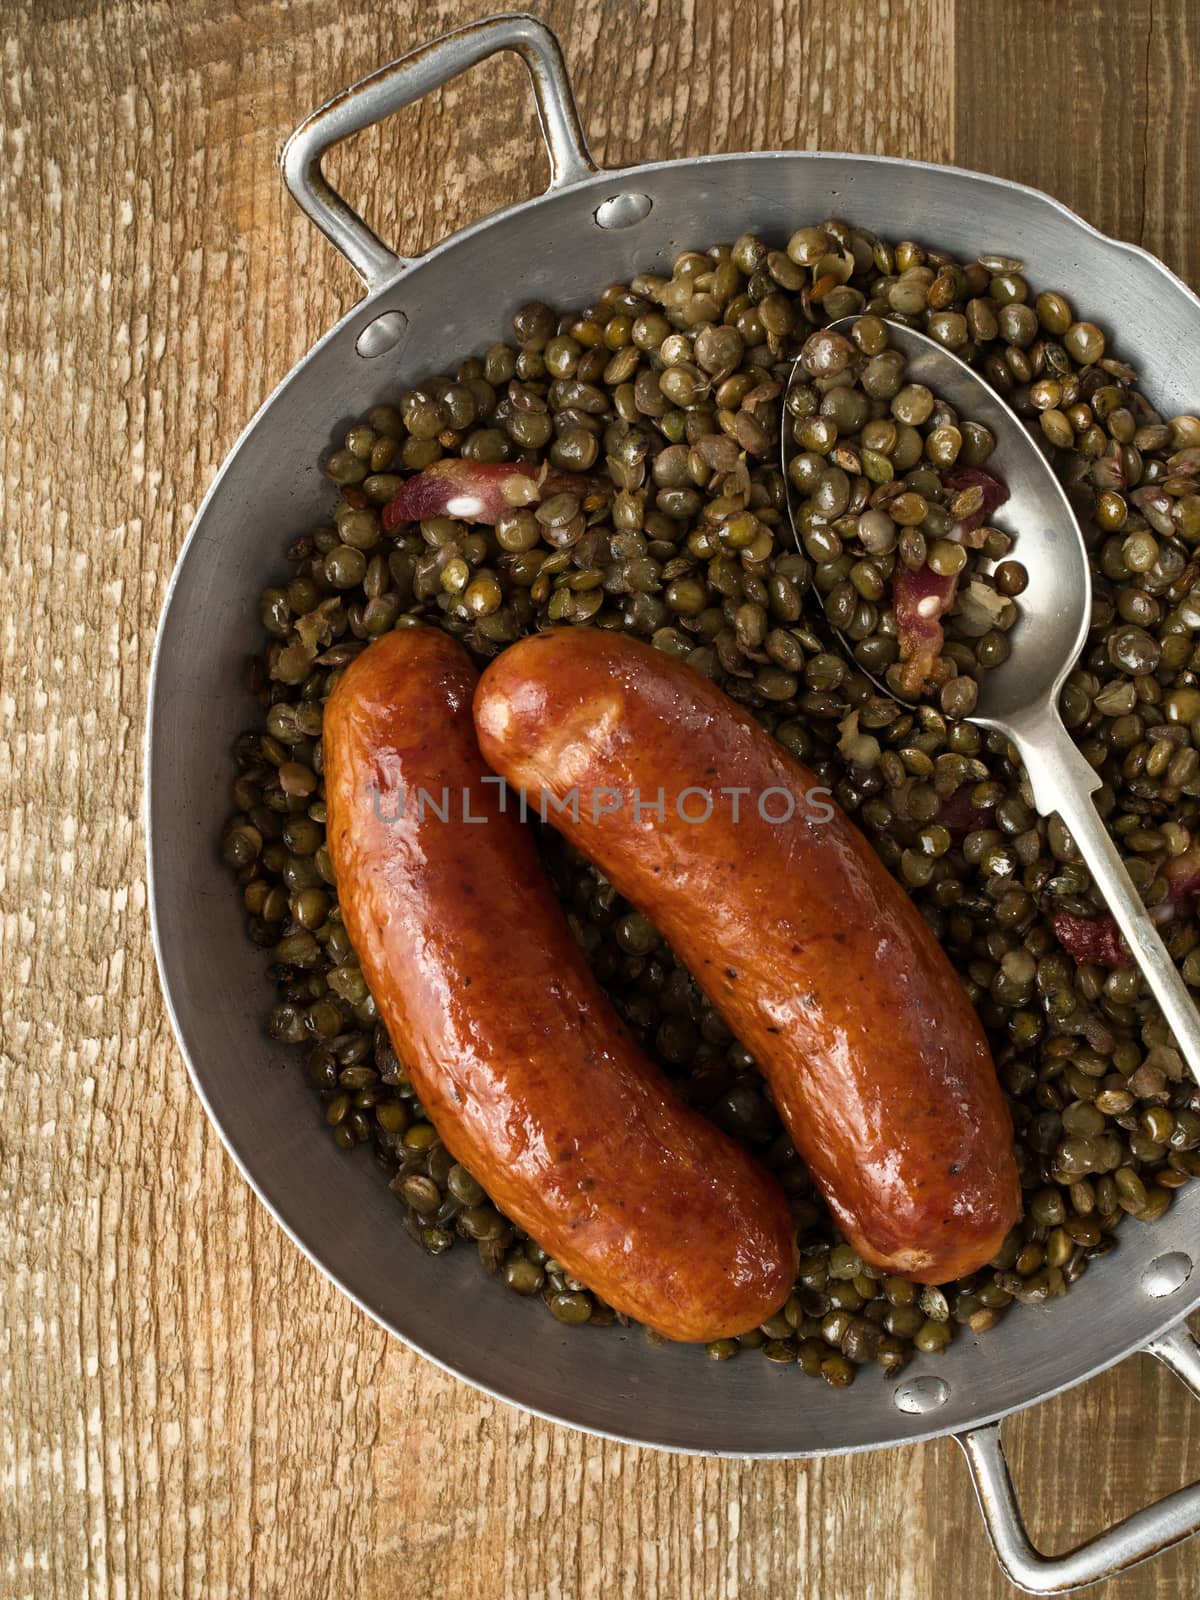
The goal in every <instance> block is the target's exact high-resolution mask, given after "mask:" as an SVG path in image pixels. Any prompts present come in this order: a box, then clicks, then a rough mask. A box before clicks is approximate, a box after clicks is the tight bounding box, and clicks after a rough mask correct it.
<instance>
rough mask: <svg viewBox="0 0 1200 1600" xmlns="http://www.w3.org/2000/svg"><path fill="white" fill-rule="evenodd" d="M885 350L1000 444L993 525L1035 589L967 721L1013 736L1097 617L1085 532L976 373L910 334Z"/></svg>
mask: <svg viewBox="0 0 1200 1600" xmlns="http://www.w3.org/2000/svg"><path fill="white" fill-rule="evenodd" d="M854 320H855V319H854V318H853V317H843V318H842V319H841V320H840V321H838V322H834V323H832V324H831V327H832V328H833V329H834V330H835V331H836V332H838V333H848V332H849V330H850V327H851V326H852V325H853V323H854ZM888 343H889V344H890V345H891V346H892V348H893V349H896V350H899V351H900V352H901V353H902V354H903V355H904V357H905V358H906V360H907V362H908V370H907V374H906V379H907V381H908V382H910V383H923V384H924V385H925V387H926V388H927V389H929V390H930V391H931V392H932V393H933V394H934V395H936V396H937V398H938V399H939V400H944V401H945V402H946V403H947V404H948V405H951V406H953V407H954V409H955V411H957V412H958V414H959V416H960V417H967V418H969V419H970V420H971V421H972V422H981V423H982V424H983V425H984V426H985V427H986V428H990V429H991V431H992V433H993V435H994V436H995V440H996V448H995V450H994V451H993V452H992V454H991V455H990V456H989V457H988V461H987V470H988V471H989V472H992V473H994V474H995V475H996V477H998V478H999V479H1000V480H1001V482H1002V483H1004V484H1005V486H1006V487H1007V489H1008V494H1009V498H1008V500H1007V501H1006V502H1005V504H1004V506H1003V507H1002V508H1001V510H1000V511H999V512H998V513H997V517H998V520H999V521H1001V522H1003V523H1004V524H1005V526H1006V528H1007V529H1008V530H1009V531H1010V532H1012V533H1013V535H1014V543H1013V552H1012V553H1013V555H1014V556H1015V557H1016V559H1017V560H1019V561H1020V562H1021V564H1022V565H1023V566H1024V568H1025V570H1026V572H1028V574H1029V584H1028V587H1027V588H1026V589H1025V591H1024V593H1023V594H1022V595H1021V598H1020V601H1019V604H1020V608H1021V612H1020V616H1019V618H1018V620H1017V623H1016V626H1015V627H1014V630H1013V632H1012V634H1011V635H1010V639H1011V642H1012V646H1013V649H1012V654H1011V655H1010V656H1009V658H1008V660H1007V661H1004V662H1002V663H1001V664H1000V666H998V667H992V668H991V669H990V670H989V671H987V672H984V673H981V674H980V677H979V699H978V701H977V702H976V706H975V710H974V711H973V712H972V714H971V721H972V722H977V723H979V724H981V725H982V726H983V727H985V728H991V727H998V728H1001V729H1003V730H1004V731H1007V728H1008V725H1009V724H1010V723H1011V722H1012V721H1013V720H1014V719H1015V718H1020V717H1022V716H1023V715H1026V714H1028V713H1029V712H1031V711H1032V712H1035V713H1037V714H1039V715H1040V714H1042V712H1043V711H1044V708H1045V705H1046V703H1047V701H1050V702H1051V703H1053V702H1054V701H1056V700H1057V698H1058V695H1059V692H1060V690H1061V689H1062V686H1063V682H1064V681H1065V679H1066V676H1067V674H1068V673H1069V672H1070V670H1071V668H1072V667H1073V666H1074V665H1075V663H1076V661H1077V660H1078V659H1079V657H1080V655H1081V654H1082V651H1083V647H1084V642H1085V640H1086V639H1087V631H1088V624H1089V622H1090V620H1091V613H1092V578H1091V572H1090V571H1089V569H1088V558H1087V549H1086V546H1085V545H1084V542H1083V531H1082V529H1081V528H1080V526H1079V523H1078V520H1077V519H1076V516H1075V513H1074V511H1073V510H1072V508H1071V502H1070V501H1069V500H1068V499H1067V496H1066V492H1065V491H1064V489H1063V487H1062V484H1061V483H1059V481H1058V479H1057V477H1056V476H1055V474H1054V469H1053V468H1052V467H1051V465H1050V463H1049V461H1048V460H1047V459H1046V457H1045V455H1044V454H1043V452H1042V449H1041V446H1040V445H1039V444H1038V443H1037V441H1036V440H1035V439H1034V437H1033V435H1032V434H1030V433H1029V431H1028V430H1027V429H1026V428H1025V427H1024V426H1023V424H1022V423H1021V420H1020V418H1019V417H1018V416H1017V414H1016V412H1015V411H1013V409H1012V407H1011V406H1009V405H1008V404H1007V403H1006V402H1005V401H1004V400H1002V399H1001V398H1000V396H999V395H998V394H997V393H996V391H995V390H994V389H992V388H991V387H990V386H989V385H988V384H987V383H985V382H984V380H983V379H982V378H981V377H980V376H979V374H978V373H977V372H975V371H974V369H973V368H971V367H969V366H968V365H967V363H966V362H965V361H960V360H959V358H958V356H956V355H953V354H952V353H951V352H950V351H949V350H945V349H943V348H942V346H941V345H939V344H937V343H936V342H935V341H934V340H933V339H931V338H929V336H928V335H927V334H924V333H918V332H917V331H916V330H915V329H914V328H906V327H902V326H900V325H895V326H893V325H892V324H891V323H889V324H888Z"/></svg>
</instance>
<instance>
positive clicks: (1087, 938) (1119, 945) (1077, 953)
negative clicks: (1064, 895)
mask: <svg viewBox="0 0 1200 1600" xmlns="http://www.w3.org/2000/svg"><path fill="white" fill-rule="evenodd" d="M1050 923H1051V926H1052V927H1053V929H1054V936H1055V938H1056V939H1057V940H1058V942H1059V944H1061V945H1062V947H1063V949H1064V950H1065V951H1066V952H1067V954H1068V955H1069V956H1072V957H1073V958H1074V959H1075V960H1076V961H1078V962H1081V963H1083V962H1087V963H1089V964H1090V965H1091V966H1095V967H1131V966H1132V965H1133V957H1132V956H1131V955H1130V954H1129V951H1128V950H1127V949H1126V948H1125V944H1124V941H1123V940H1122V938H1121V932H1120V929H1119V928H1118V927H1117V925H1116V923H1115V922H1114V921H1113V919H1112V918H1111V917H1073V916H1072V915H1071V913H1070V912H1069V911H1056V912H1055V913H1054V915H1053V916H1052V917H1051V918H1050Z"/></svg>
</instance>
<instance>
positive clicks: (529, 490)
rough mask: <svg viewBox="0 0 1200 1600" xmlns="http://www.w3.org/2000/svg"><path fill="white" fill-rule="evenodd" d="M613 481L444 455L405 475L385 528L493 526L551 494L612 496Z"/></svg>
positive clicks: (526, 464) (525, 463)
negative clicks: (429, 520)
mask: <svg viewBox="0 0 1200 1600" xmlns="http://www.w3.org/2000/svg"><path fill="white" fill-rule="evenodd" d="M611 492H612V485H611V484H608V483H605V482H603V481H602V480H601V479H599V478H592V477H588V476H587V475H586V474H584V473H581V472H554V471H551V470H550V469H549V468H547V467H545V466H543V465H538V464H537V463H536V462H533V461H465V460H463V459H462V458H461V457H459V456H447V457H445V458H444V459H443V460H441V461H435V462H434V463H433V465H432V466H431V467H426V468H425V470H424V472H418V473H416V474H414V476H413V477H411V478H406V479H405V481H404V484H403V485H402V487H401V488H400V489H399V490H398V491H397V493H396V494H395V496H394V497H393V498H392V499H391V500H389V501H388V503H387V505H386V506H384V508H383V526H384V531H385V532H387V533H392V532H393V531H394V530H395V529H396V528H398V527H399V526H400V524H401V523H402V522H421V521H423V520H424V519H425V518H426V517H457V518H458V519H459V521H460V522H483V523H486V524H487V525H488V526H489V527H495V525H496V522H497V520H498V519H499V517H500V516H501V515H502V514H503V513H504V512H505V511H511V510H512V509H513V508H514V507H515V506H532V505H537V503H538V502H539V501H540V500H545V499H548V498H549V496H550V495H553V494H563V493H571V494H577V495H578V496H579V497H580V499H581V500H582V499H583V498H584V496H585V495H590V494H610V493H611Z"/></svg>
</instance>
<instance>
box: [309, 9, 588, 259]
mask: <svg viewBox="0 0 1200 1600" xmlns="http://www.w3.org/2000/svg"><path fill="white" fill-rule="evenodd" d="M500 50H512V51H514V52H515V53H516V54H517V55H519V56H520V57H521V59H522V61H524V63H525V65H526V67H527V68H528V69H529V77H530V81H531V82H532V84H533V97H534V100H535V102H536V104H537V111H538V120H539V121H540V122H541V125H542V137H543V138H544V139H545V141H546V152H547V154H548V155H549V157H550V185H549V188H550V190H554V189H565V188H568V187H569V186H570V185H571V184H573V183H578V182H579V181H580V180H581V179H583V178H589V177H591V176H592V174H593V173H594V172H595V171H596V170H597V169H596V163H595V162H594V161H593V160H592V158H591V156H590V155H589V154H588V148H587V143H586V141H585V140H584V137H583V128H582V126H581V125H580V121H579V113H578V111H577V110H576V109H575V96H574V94H573V93H572V90H571V80H570V78H569V77H568V76H567V64H566V62H565V61H564V60H563V53H562V49H561V47H560V45H559V42H558V40H557V38H556V37H555V36H554V34H552V33H551V32H550V30H549V28H547V27H546V25H545V23H543V22H539V21H538V19H537V18H536V17H530V16H525V15H522V14H521V13H519V12H513V13H510V14H508V15H506V16H498V17H486V18H484V19H483V20H482V21H480V22H473V23H470V24H469V25H468V26H467V27H465V28H458V29H456V30H455V32H453V33H448V34H444V35H443V36H442V37H441V38H440V39H433V40H431V41H430V42H429V43H428V44H425V45H421V46H420V47H419V49H416V50H414V51H412V52H411V53H410V54H409V55H406V56H403V57H401V59H400V60H399V61H393V62H391V63H390V65H388V66H386V67H382V68H380V70H379V71H378V72H375V73H372V75H371V76H370V77H369V78H364V79H363V80H362V82H361V83H356V84H354V85H353V87H352V88H350V89H347V90H345V91H344V92H343V93H342V94H338V95H334V97H333V99H332V100H329V101H327V102H326V103H325V104H324V105H323V106H322V107H321V108H320V110H319V111H314V112H313V114H312V116H311V117H308V118H306V120H305V121H304V122H302V123H301V124H300V126H299V127H298V128H297V129H296V131H295V133H293V135H292V136H291V138H290V139H289V140H288V142H287V144H286V145H284V147H283V158H282V162H281V165H282V167H283V177H284V182H285V183H286V184H287V186H288V189H289V191H290V193H291V196H292V198H293V200H295V202H296V204H297V205H298V206H299V207H300V208H301V210H302V211H304V212H306V213H307V215H308V216H309V217H311V218H312V220H313V221H314V222H315V223H316V225H317V227H318V228H320V230H321V232H322V233H323V234H324V235H325V237H326V238H327V239H328V240H329V241H330V242H331V243H332V244H334V245H336V246H337V248H338V249H339V250H340V251H341V252H342V254H343V255H344V256H345V257H346V259H347V260H348V261H349V262H350V264H351V266H352V267H353V268H354V270H355V271H356V272H357V273H358V275H359V277H360V278H361V279H362V280H363V282H364V283H365V284H366V286H367V288H368V289H376V288H378V287H379V285H380V284H382V283H386V282H388V280H389V279H391V278H393V277H395V275H396V273H397V271H398V270H399V269H400V268H401V267H408V266H411V265H412V261H411V259H410V258H409V257H407V256H400V255H397V254H396V252H395V251H394V250H391V249H389V248H388V246H387V245H385V244H384V243H383V242H382V240H381V239H379V238H378V236H377V235H376V234H375V233H374V232H373V231H372V229H371V228H369V227H368V226H367V224H366V223H365V222H364V221H363V219H362V218H361V217H360V216H359V215H358V213H357V212H356V211H355V210H353V209H352V207H350V206H349V205H348V204H347V203H346V201H345V200H343V198H342V196H341V195H340V194H339V193H338V192H337V190H336V189H335V188H333V186H332V185H331V184H330V183H329V181H328V179H327V178H326V177H325V174H324V173H323V172H322V170H321V162H322V160H323V159H324V157H325V155H326V153H327V152H328V151H329V150H331V149H332V148H333V146H334V145H335V144H340V143H341V141H342V140H343V139H348V138H349V137H350V135H351V134H352V133H361V132H362V130H363V129H364V128H369V127H371V126H372V125H373V124H374V123H376V122H382V120H383V118H384V117H387V116H390V115H391V114H392V112H393V111H399V110H400V108H401V107H402V106H408V105H411V104H412V103H413V101H414V100H420V99H421V98H422V97H423V96H424V95H427V94H429V93H430V92H431V91H432V90H434V89H438V88H440V87H441V85H442V84H443V83H447V82H448V81H449V80H450V79H451V78H456V77H458V75H459V73H460V72H466V71H468V69H469V68H471V67H474V66H477V65H478V64H479V63H480V62H481V61H486V60H487V58H488V57H489V56H494V55H495V54H496V53H497V52H498V51H500Z"/></svg>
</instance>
